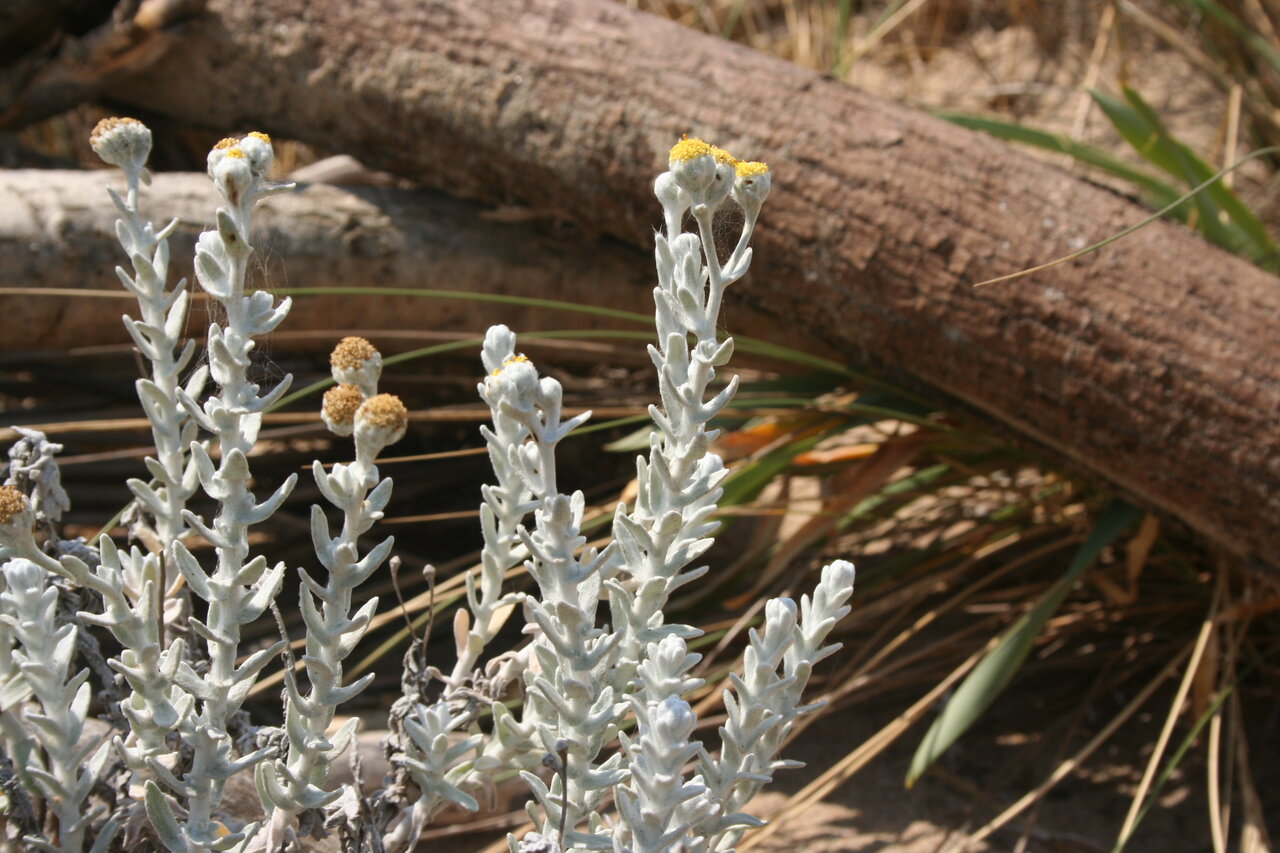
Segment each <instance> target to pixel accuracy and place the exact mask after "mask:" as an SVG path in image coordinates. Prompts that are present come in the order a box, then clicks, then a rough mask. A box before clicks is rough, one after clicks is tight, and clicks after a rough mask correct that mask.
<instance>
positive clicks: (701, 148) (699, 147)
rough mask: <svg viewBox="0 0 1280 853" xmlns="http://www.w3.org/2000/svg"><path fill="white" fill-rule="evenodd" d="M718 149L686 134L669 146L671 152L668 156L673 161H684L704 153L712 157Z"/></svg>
mask: <svg viewBox="0 0 1280 853" xmlns="http://www.w3.org/2000/svg"><path fill="white" fill-rule="evenodd" d="M719 150H720V149H719V148H716V147H715V146H714V145H711V144H709V143H706V142H703V141H702V140H701V139H698V138H697V137H696V136H695V137H688V136H686V137H684V138H683V139H681V140H680V141H679V142H677V143H676V144H675V145H672V146H671V153H670V154H669V155H668V158H669V159H670V160H671V161H672V162H675V163H684V162H687V161H689V160H692V159H694V158H695V157H701V156H703V155H704V154H710V155H712V156H713V157H714V156H715V152H716V151H719Z"/></svg>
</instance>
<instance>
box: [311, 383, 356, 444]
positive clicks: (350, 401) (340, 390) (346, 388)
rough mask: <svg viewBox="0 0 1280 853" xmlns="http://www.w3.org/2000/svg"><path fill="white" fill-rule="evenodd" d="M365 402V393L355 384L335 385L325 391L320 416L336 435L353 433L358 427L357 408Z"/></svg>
mask: <svg viewBox="0 0 1280 853" xmlns="http://www.w3.org/2000/svg"><path fill="white" fill-rule="evenodd" d="M363 402H364V395H363V394H361V393H360V389H359V388H357V387H356V386H354V385H347V384H342V385H335V386H334V387H332V388H330V389H329V390H328V391H325V392H324V402H323V404H322V405H321V407H320V418H321V419H322V420H323V421H324V425H325V426H327V427H328V428H329V432H331V433H333V434H334V435H344V436H345V435H351V433H352V432H353V431H354V430H355V428H356V410H357V409H359V408H360V405H361V404H362V403H363Z"/></svg>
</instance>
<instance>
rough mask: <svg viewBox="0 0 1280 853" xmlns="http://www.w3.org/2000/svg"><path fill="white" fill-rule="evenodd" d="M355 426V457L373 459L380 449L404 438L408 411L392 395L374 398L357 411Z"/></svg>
mask: <svg viewBox="0 0 1280 853" xmlns="http://www.w3.org/2000/svg"><path fill="white" fill-rule="evenodd" d="M355 424H356V426H355V436H356V453H357V455H359V454H361V453H365V454H368V456H369V458H371V459H372V458H374V457H376V456H377V455H378V454H379V453H380V452H381V451H382V448H384V447H386V446H387V445H389V444H395V443H396V442H397V441H399V440H400V439H402V438H404V431H405V429H406V428H407V427H408V426H409V410H408V409H406V408H405V407H404V403H402V402H400V398H399V397H397V396H395V395H394V394H377V395H375V396H373V397H370V398H369V399H367V400H365V401H364V402H363V403H361V404H360V408H358V409H356V415H355Z"/></svg>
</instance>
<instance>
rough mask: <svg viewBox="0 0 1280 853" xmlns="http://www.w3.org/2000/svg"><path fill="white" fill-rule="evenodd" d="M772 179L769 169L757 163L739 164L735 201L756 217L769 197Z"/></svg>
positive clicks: (736, 171) (735, 174)
mask: <svg viewBox="0 0 1280 853" xmlns="http://www.w3.org/2000/svg"><path fill="white" fill-rule="evenodd" d="M771 184H772V179H771V178H770V176H769V167H768V166H766V165H765V164H764V163H758V162H755V161H750V162H743V163H739V164H738V165H737V166H736V167H735V168H734V180H733V200H734V201H736V202H737V203H738V204H740V205H741V206H742V209H743V210H745V211H747V212H748V213H750V214H752V215H755V214H757V213H759V212H760V205H762V204H764V200H765V199H766V198H768V197H769V187H770V185H771Z"/></svg>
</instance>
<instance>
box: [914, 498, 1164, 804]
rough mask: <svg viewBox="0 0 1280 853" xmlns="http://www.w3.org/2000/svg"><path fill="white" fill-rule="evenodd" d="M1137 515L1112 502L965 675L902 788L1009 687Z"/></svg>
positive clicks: (937, 720) (1123, 505) (919, 750)
mask: <svg viewBox="0 0 1280 853" xmlns="http://www.w3.org/2000/svg"><path fill="white" fill-rule="evenodd" d="M1141 517H1142V513H1141V512H1140V511H1139V510H1138V509H1136V508H1135V507H1132V506H1130V505H1129V504H1126V503H1124V502H1123V501H1119V500H1116V501H1113V502H1112V503H1111V504H1110V505H1109V506H1108V507H1107V508H1106V510H1104V511H1103V513H1102V516H1101V517H1100V518H1099V519H1098V523H1097V524H1096V525H1095V526H1094V528H1093V532H1092V533H1090V534H1089V538H1088V539H1086V540H1085V542H1084V543H1083V544H1082V545H1081V546H1080V550H1079V551H1077V552H1076V555H1075V557H1074V558H1073V559H1072V561H1071V565H1070V566H1069V567H1068V568H1067V571H1066V573H1065V574H1064V575H1063V576H1062V577H1061V578H1059V579H1058V581H1057V583H1055V584H1054V585H1053V586H1052V587H1050V588H1049V590H1048V592H1046V593H1045V594H1044V595H1043V596H1042V597H1041V599H1040V600H1039V601H1038V602H1037V603H1036V605H1035V607H1033V608H1032V609H1031V610H1030V611H1029V612H1028V613H1026V614H1025V615H1024V616H1022V617H1021V618H1020V619H1018V621H1017V622H1015V623H1014V624H1013V625H1011V626H1010V627H1009V628H1008V629H1007V630H1006V631H1005V632H1004V635H1003V636H1002V637H1001V639H1000V642H999V644H998V645H997V646H996V647H995V648H993V649H992V650H991V651H990V652H989V653H988V654H987V656H986V657H984V658H983V659H982V660H981V661H980V662H979V663H978V665H977V666H976V667H974V669H973V672H971V673H969V675H968V676H967V677H966V678H965V680H964V682H963V683H962V684H961V685H960V686H959V687H958V688H957V689H956V692H955V693H954V694H953V695H952V697H951V699H950V701H948V702H947V705H946V707H945V708H943V709H942V713H941V714H940V715H939V716H938V719H936V720H934V722H933V725H932V726H931V727H930V728H929V731H928V733H927V734H926V735H925V736H924V739H923V740H922V741H921V742H920V746H919V747H917V749H916V754H915V756H914V757H913V758H912V759H911V768H910V769H909V770H908V771H907V782H906V783H907V787H910V786H912V785H914V784H915V783H916V781H917V780H918V779H919V778H920V777H921V776H922V775H923V774H924V772H925V770H927V769H928V768H929V766H930V765H931V764H933V762H934V761H936V760H937V758H938V757H939V756H940V755H942V753H944V752H946V750H947V749H948V748H949V747H950V746H951V745H952V744H953V743H955V742H956V740H957V739H959V737H960V736H961V735H963V734H964V733H965V732H966V731H967V730H968V729H969V727H970V726H972V725H973V723H974V722H975V721H976V720H977V719H978V717H980V716H981V715H982V713H983V712H984V711H985V710H986V709H987V708H988V707H990V705H991V703H992V702H993V701H995V698H996V697H997V696H999V695H1000V693H1001V692H1002V691H1003V690H1004V689H1005V688H1006V687H1008V686H1009V682H1010V681H1012V680H1013V676H1014V674H1015V673H1016V672H1017V671H1018V669H1019V667H1021V666H1022V662H1023V661H1024V660H1026V658H1027V655H1028V654H1030V653H1031V649H1032V646H1033V645H1034V644H1035V639H1036V637H1037V636H1039V634H1040V631H1041V630H1042V629H1043V628H1044V625H1045V623H1046V622H1048V621H1049V618H1050V617H1052V616H1053V614H1054V613H1056V612H1057V610H1058V608H1059V607H1061V606H1062V602H1063V601H1065V600H1066V598H1067V595H1068V594H1069V593H1070V592H1071V588H1072V587H1073V586H1075V583H1076V581H1078V580H1079V579H1080V576H1081V575H1083V574H1084V572H1085V569H1087V568H1088V567H1089V566H1090V565H1091V564H1092V563H1093V561H1094V560H1096V559H1097V557H1098V554H1099V553H1101V551H1102V549H1103V548H1105V547H1107V546H1108V545H1110V544H1111V543H1113V542H1115V541H1116V539H1118V538H1119V537H1120V536H1121V535H1123V534H1124V533H1125V531H1127V530H1128V529H1129V528H1131V527H1132V526H1133V525H1134V524H1136V523H1137V521H1138V520H1139V519H1140V518H1141Z"/></svg>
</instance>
